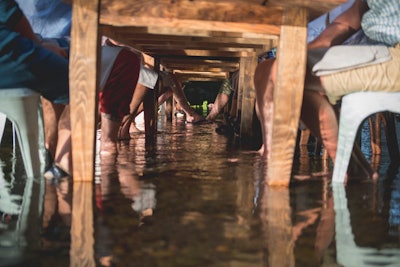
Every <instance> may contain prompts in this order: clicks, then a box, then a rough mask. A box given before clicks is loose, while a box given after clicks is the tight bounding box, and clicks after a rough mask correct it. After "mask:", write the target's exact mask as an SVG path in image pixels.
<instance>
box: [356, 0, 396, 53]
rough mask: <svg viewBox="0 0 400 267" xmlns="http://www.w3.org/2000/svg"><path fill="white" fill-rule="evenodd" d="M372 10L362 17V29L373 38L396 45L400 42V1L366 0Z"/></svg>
mask: <svg viewBox="0 0 400 267" xmlns="http://www.w3.org/2000/svg"><path fill="white" fill-rule="evenodd" d="M366 2H367V3H368V6H369V8H370V10H368V11H367V13H365V14H364V16H363V18H362V22H361V25H362V29H363V30H364V33H365V34H366V35H367V36H368V37H369V38H370V39H372V40H375V41H378V42H382V43H385V44H387V45H390V46H394V45H395V44H397V43H400V1H399V0H366Z"/></svg>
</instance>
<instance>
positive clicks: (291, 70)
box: [266, 8, 308, 186]
mask: <svg viewBox="0 0 400 267" xmlns="http://www.w3.org/2000/svg"><path fill="white" fill-rule="evenodd" d="M307 15H308V11H307V10H306V9H303V8H288V9H286V10H285V13H284V17H283V22H284V23H283V26H282V29H281V35H280V40H279V45H278V56H277V64H278V69H277V81H276V85H275V91H274V115H273V125H272V133H271V135H272V139H271V140H272V141H271V144H270V154H269V157H268V163H267V164H268V166H267V172H266V183H267V184H269V185H277V186H288V185H289V182H290V177H291V172H292V164H293V154H294V149H295V145H296V136H297V129H298V123H299V117H300V108H301V103H302V98H303V89H304V77H305V70H306V51H307V50H306V49H307V47H306V38H307Z"/></svg>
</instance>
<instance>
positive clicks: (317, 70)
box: [254, 0, 400, 178]
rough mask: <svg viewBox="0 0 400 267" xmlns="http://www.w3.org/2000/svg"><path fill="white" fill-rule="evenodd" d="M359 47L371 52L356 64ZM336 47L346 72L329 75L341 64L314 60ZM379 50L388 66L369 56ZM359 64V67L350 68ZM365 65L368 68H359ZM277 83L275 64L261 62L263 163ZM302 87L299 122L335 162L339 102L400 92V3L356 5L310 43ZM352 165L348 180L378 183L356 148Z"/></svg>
mask: <svg viewBox="0 0 400 267" xmlns="http://www.w3.org/2000/svg"><path fill="white" fill-rule="evenodd" d="M355 44H357V45H363V46H369V49H368V50H367V49H364V51H370V52H365V53H364V54H363V55H361V56H360V58H357V60H354V58H353V57H352V55H354V54H355V53H354V51H357V50H360V46H353V45H355ZM338 45H342V47H341V48H340V51H342V53H343V54H342V56H340V54H336V57H333V58H340V59H341V60H343V62H340V63H341V64H339V65H341V66H345V68H341V69H336V70H335V71H332V72H331V73H327V72H326V71H324V68H325V69H332V68H333V67H334V66H335V65H338V64H337V62H335V60H330V61H326V60H323V61H322V59H321V60H315V58H316V56H317V58H318V56H320V58H322V55H329V53H331V52H330V51H331V50H330V49H331V48H332V47H334V46H338ZM378 46H379V47H378ZM364 48H365V47H364ZM353 49H355V50H353ZM377 49H384V51H385V52H386V53H387V54H389V55H390V57H388V58H387V59H385V60H384V61H383V60H381V59H379V58H376V54H377V53H376V52H371V51H377ZM337 51H338V50H336V52H337ZM380 51H382V50H380ZM357 54H360V53H357ZM364 57H365V58H364ZM326 58H329V57H326ZM330 58H332V57H330ZM371 58H375V59H376V60H374V61H375V62H371ZM346 61H348V62H346ZM355 61H357V62H358V64H357V65H352V64H354V62H355ZM363 61H364V63H365V64H361V63H363ZM321 63H323V64H321ZM316 66H318V67H316ZM275 80H276V62H275V59H268V60H265V61H263V62H260V63H259V64H258V66H257V68H256V71H255V75H254V83H255V88H256V103H257V104H256V105H257V110H258V116H259V119H260V122H261V126H262V127H261V128H262V135H263V144H264V145H263V148H262V149H261V152H262V154H263V156H264V157H265V158H268V153H269V149H268V147H269V145H270V144H268V140H269V139H268V136H269V134H270V133H269V132H268V129H270V125H271V123H272V121H271V119H270V118H271V114H272V112H273V109H272V107H273V92H274V84H275ZM304 88H305V90H304V96H303V103H302V110H301V120H302V122H303V123H304V124H305V125H306V126H307V127H308V128H309V129H310V131H311V132H312V133H313V134H314V135H315V136H316V137H318V138H319V140H321V141H322V142H323V145H324V149H326V150H327V152H328V155H329V156H330V158H331V159H332V161H333V162H334V160H335V157H336V149H337V142H338V119H337V112H336V110H335V106H337V105H335V104H337V103H338V101H339V100H340V98H341V97H342V96H344V95H346V94H349V93H352V92H357V91H390V92H392V91H400V2H399V1H398V0H354V1H353V3H352V5H351V6H350V7H349V8H347V9H346V10H344V11H343V12H342V13H341V14H340V15H339V16H337V17H336V18H335V19H334V20H333V21H332V22H331V23H329V24H328V25H327V26H326V28H325V29H324V30H323V31H322V32H321V33H320V34H319V35H318V36H317V37H316V38H315V39H314V40H312V41H310V42H309V44H308V63H307V72H306V78H305V85H304ZM350 164H351V165H350V166H349V167H351V168H350V169H351V170H352V171H353V172H352V173H350V170H349V173H348V175H349V177H350V176H358V175H363V176H365V175H368V176H369V177H371V178H377V174H376V173H374V172H373V170H372V168H371V167H370V166H369V164H368V163H367V162H366V160H365V158H364V156H363V155H362V153H361V151H360V150H359V149H357V146H355V151H354V153H353V154H352V160H351V162H350Z"/></svg>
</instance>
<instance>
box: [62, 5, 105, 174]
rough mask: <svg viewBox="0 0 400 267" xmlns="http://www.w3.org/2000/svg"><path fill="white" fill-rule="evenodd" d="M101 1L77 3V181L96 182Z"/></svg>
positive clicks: (73, 70)
mask: <svg viewBox="0 0 400 267" xmlns="http://www.w3.org/2000/svg"><path fill="white" fill-rule="evenodd" d="M99 5H100V0H74V1H73V12H72V14H73V15H72V30H71V57H70V68H69V80H70V84H69V86H70V106H71V141H72V164H73V179H74V181H92V180H93V176H94V156H95V142H96V139H95V137H96V124H97V103H98V86H97V85H98V73H99V72H98V71H97V70H98V69H99V66H98V64H97V63H98V58H99V51H100V42H99Z"/></svg>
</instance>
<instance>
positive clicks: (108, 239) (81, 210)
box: [0, 122, 400, 267]
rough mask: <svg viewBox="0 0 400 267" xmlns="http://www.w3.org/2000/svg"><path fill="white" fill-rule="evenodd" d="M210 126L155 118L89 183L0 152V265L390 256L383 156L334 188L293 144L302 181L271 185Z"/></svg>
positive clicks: (393, 188) (397, 221)
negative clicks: (54, 176) (42, 176)
mask: <svg viewBox="0 0 400 267" xmlns="http://www.w3.org/2000/svg"><path fill="white" fill-rule="evenodd" d="M214 127H215V125H211V124H210V125H201V126H193V125H187V124H184V123H179V122H178V123H173V124H163V125H162V127H160V128H159V129H160V133H159V135H158V137H157V143H156V144H155V146H154V150H150V151H149V150H147V149H146V145H145V142H146V141H145V138H144V135H143V134H139V135H137V136H136V138H135V139H133V140H131V141H130V142H126V143H121V145H120V147H119V148H118V149H119V154H118V156H116V157H108V158H102V159H101V160H100V158H98V159H97V161H96V181H95V183H94V184H91V183H72V182H71V181H60V182H59V183H57V184H52V183H50V182H46V183H44V182H43V183H40V182H39V181H35V180H28V179H26V178H24V177H25V174H24V172H23V164H22V161H21V160H20V159H19V160H18V158H19V156H17V161H16V162H15V159H13V158H12V157H9V156H8V157H6V156H4V155H6V154H4V153H1V154H0V155H1V159H2V160H3V162H2V163H1V164H0V167H1V169H2V170H3V172H0V215H1V221H0V266H123V267H124V266H145V267H147V266H152V267H153V266H163V267H164V266H167V267H168V266H213V267H219V266H221V267H225V266H246V267H260V266H265V267H267V266H301V267H303V266H342V265H343V266H379V264H381V265H382V264H385V266H398V265H399V263H400V260H399V253H400V242H399V240H400V231H399V229H400V211H399V210H400V204H399V203H400V175H399V174H398V168H397V167H396V166H393V165H392V166H390V165H389V164H387V165H385V163H387V162H388V159H387V158H385V157H384V155H382V157H381V164H380V165H379V166H380V167H379V170H380V172H381V177H380V180H379V182H378V183H376V184H373V183H372V182H360V181H357V182H354V183H349V184H348V185H347V186H346V187H343V186H342V187H336V186H334V187H332V186H331V185H330V181H329V180H330V177H329V176H327V175H326V168H327V165H326V163H323V162H322V161H321V159H320V157H319V156H315V155H313V154H307V153H305V152H304V151H307V150H301V151H300V152H301V153H300V154H299V158H298V159H296V162H295V163H296V164H297V165H296V166H295V168H294V169H295V174H298V175H299V176H298V177H306V178H307V179H305V180H304V179H294V181H293V183H292V184H291V187H290V188H289V189H286V188H270V187H266V186H265V185H264V183H263V173H264V172H263V168H264V167H263V166H262V164H261V163H260V162H259V158H258V155H257V154H256V153H254V152H253V151H245V150H243V149H241V148H240V146H239V145H238V144H237V143H236V142H235V140H233V139H227V138H226V137H224V136H220V135H218V134H216V133H215V131H214ZM1 149H3V148H1ZM2 151H4V150H2ZM7 151H9V150H7ZM302 153H303V154H302ZM304 153H305V154H306V155H305V157H304V158H302V156H301V155H304ZM17 154H18V152H17ZM19 162H20V163H21V164H19ZM13 164H14V165H15V164H16V166H13ZM299 165H301V166H299ZM316 173H318V175H316ZM324 175H325V176H324ZM43 193H44V195H43ZM24 207H28V208H27V209H26V208H24ZM26 211H29V213H27V212H26ZM38 222H39V223H38ZM353 254H355V255H356V256H354V255H353ZM353 262H356V265H351V264H352V263H353ZM365 262H368V263H369V264H370V265H366V264H364V263H365ZM360 264H364V265H360ZM386 264H387V265H386ZM396 264H397V265H396Z"/></svg>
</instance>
